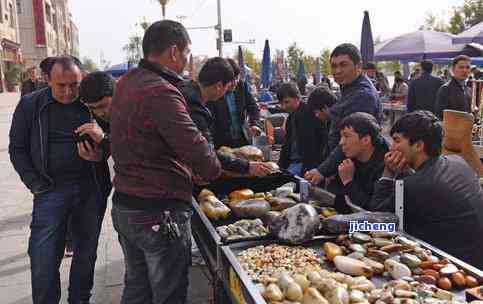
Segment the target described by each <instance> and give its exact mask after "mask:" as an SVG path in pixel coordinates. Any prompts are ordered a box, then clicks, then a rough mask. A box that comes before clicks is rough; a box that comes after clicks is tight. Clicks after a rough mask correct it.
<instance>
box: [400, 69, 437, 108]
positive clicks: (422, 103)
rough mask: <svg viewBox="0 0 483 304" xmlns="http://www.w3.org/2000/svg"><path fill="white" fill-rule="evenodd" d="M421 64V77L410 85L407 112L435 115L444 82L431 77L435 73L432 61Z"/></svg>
mask: <svg viewBox="0 0 483 304" xmlns="http://www.w3.org/2000/svg"><path fill="white" fill-rule="evenodd" d="M420 64H421V68H422V70H423V72H422V74H421V76H420V77H418V78H417V79H414V80H413V81H411V82H410V83H409V91H408V104H407V110H408V112H409V113H410V112H414V111H417V110H426V111H430V112H432V113H435V111H436V108H435V105H436V96H437V93H438V90H439V88H440V87H441V86H442V85H443V84H444V81H443V80H442V79H441V78H439V77H436V76H433V75H431V73H432V72H433V62H431V60H423V61H421V63H420Z"/></svg>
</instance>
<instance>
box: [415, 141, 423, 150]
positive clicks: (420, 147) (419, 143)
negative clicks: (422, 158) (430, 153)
mask: <svg viewBox="0 0 483 304" xmlns="http://www.w3.org/2000/svg"><path fill="white" fill-rule="evenodd" d="M414 148H415V149H416V151H417V152H424V142H423V141H422V140H418V141H417V142H415V143H414Z"/></svg>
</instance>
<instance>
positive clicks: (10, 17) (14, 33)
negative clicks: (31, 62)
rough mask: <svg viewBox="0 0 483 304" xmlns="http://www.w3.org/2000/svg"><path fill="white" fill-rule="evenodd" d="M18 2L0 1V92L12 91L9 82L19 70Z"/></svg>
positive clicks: (12, 0)
mask: <svg viewBox="0 0 483 304" xmlns="http://www.w3.org/2000/svg"><path fill="white" fill-rule="evenodd" d="M19 2H20V0H0V92H4V91H5V90H6V89H7V88H9V89H10V90H11V89H13V88H12V86H13V83H11V82H10V81H9V79H11V77H12V75H14V74H15V71H14V70H15V69H19V68H20V63H21V61H22V54H21V51H20V34H19V20H18V15H17V14H18V12H17V9H18V6H19Z"/></svg>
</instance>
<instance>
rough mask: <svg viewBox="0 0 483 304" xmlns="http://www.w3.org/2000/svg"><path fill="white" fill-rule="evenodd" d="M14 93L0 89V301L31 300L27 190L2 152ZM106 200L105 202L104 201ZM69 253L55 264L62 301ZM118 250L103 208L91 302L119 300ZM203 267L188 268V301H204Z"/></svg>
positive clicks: (206, 294)
mask: <svg viewBox="0 0 483 304" xmlns="http://www.w3.org/2000/svg"><path fill="white" fill-rule="evenodd" d="M18 98H19V96H18V95H17V94H7V93H4V94H0V210H1V212H0V244H1V245H0V302H1V303H4V304H26V303H32V300H31V288H30V265H29V259H28V255H27V245H28V236H29V224H30V220H31V212H32V196H31V194H30V192H28V191H27V190H26V189H25V187H24V186H23V185H22V183H21V182H20V179H19V178H18V176H17V174H16V173H15V171H14V170H13V168H12V166H11V164H10V161H9V157H8V151H7V147H8V131H9V128H10V123H11V118H12V113H13V111H14V109H15V105H16V103H17V101H18ZM109 205H110V203H109ZM69 269H70V259H64V260H63V262H62V266H61V280H62V301H61V303H66V298H67V293H66V290H67V285H68V275H69ZM123 270H124V263H123V256H122V251H121V248H120V247H119V244H118V241H117V235H116V233H115V231H114V229H113V227H112V222H111V217H110V210H108V211H107V213H106V217H105V220H104V224H103V229H102V234H101V237H100V240H99V249H98V260H97V265H96V276H95V287H94V296H93V303H99V304H100V303H102V304H110V303H119V299H120V297H121V291H122V288H123V283H122V282H123ZM203 271H204V272H205V273H206V271H207V270H206V269H204V268H203V267H200V266H196V267H193V268H192V271H191V288H190V299H191V300H190V303H196V304H198V303H199V304H201V303H210V299H211V298H212V297H211V288H210V286H209V280H208V279H207V278H206V277H205V276H204V275H203Z"/></svg>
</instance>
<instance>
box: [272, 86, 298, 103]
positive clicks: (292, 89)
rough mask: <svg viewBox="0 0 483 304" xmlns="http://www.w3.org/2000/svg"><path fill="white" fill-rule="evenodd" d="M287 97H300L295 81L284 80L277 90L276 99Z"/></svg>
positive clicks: (280, 99) (280, 100)
mask: <svg viewBox="0 0 483 304" xmlns="http://www.w3.org/2000/svg"><path fill="white" fill-rule="evenodd" d="M287 97H291V98H300V91H299V88H298V87H297V84H296V83H295V82H284V83H282V84H281V85H280V87H279V88H278V90H277V99H278V101H279V102H282V100H284V99H285V98H287Z"/></svg>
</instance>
